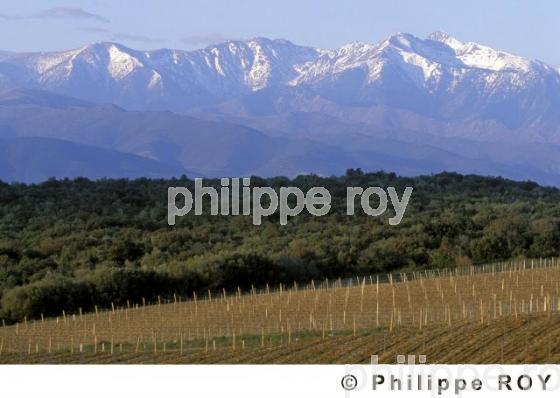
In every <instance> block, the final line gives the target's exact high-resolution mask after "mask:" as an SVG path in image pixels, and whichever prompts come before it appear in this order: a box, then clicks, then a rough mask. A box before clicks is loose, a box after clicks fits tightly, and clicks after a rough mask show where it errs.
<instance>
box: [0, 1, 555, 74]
mask: <svg viewBox="0 0 560 398" xmlns="http://www.w3.org/2000/svg"><path fill="white" fill-rule="evenodd" d="M435 30H442V31H445V32H447V33H449V34H451V35H453V36H455V37H457V38H459V39H461V40H464V41H477V42H480V43H482V44H487V45H490V46H493V47H496V48H500V49H504V50H507V51H510V52H513V53H517V54H520V55H523V56H527V57H530V58H536V59H540V60H542V61H545V62H548V63H551V64H554V65H560V51H558V47H559V46H558V40H559V39H560V1H558V0H539V1H537V0H535V1H529V0H527V1H519V0H485V1H481V0H469V1H458V0H445V1H444V0H425V1H421V0H393V1H389V0H386V1H377V0H369V1H367V0H344V1H342V0H298V1H295V0H282V1H278V0H81V1H57V0H25V1H20V0H2V2H1V3H0V50H11V51H35V50H58V49H67V48H74V47H79V46H81V45H84V44H86V43H89V42H95V41H118V42H121V43H123V44H125V45H128V46H130V47H132V48H139V49H152V48H160V47H167V48H185V49H191V48H199V47H204V46H205V45H207V44H211V43H212V42H216V41H221V40H222V39H226V38H233V39H243V38H250V37H255V36H265V37H270V38H286V39H289V40H291V41H293V42H295V43H298V44H306V45H312V46H317V47H324V48H333V47H337V46H340V45H341V44H344V43H347V42H350V41H354V40H359V41H367V42H377V41H379V40H381V39H382V38H384V37H387V36H389V35H391V34H393V33H395V32H408V33H412V34H414V35H416V36H420V37H424V36H426V35H427V34H428V33H430V32H432V31H435Z"/></svg>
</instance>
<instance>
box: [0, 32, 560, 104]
mask: <svg viewBox="0 0 560 398" xmlns="http://www.w3.org/2000/svg"><path fill="white" fill-rule="evenodd" d="M2 62H4V63H6V62H7V63H10V64H12V65H13V66H14V67H16V68H17V67H23V70H24V71H25V73H26V75H25V80H26V81H28V82H31V83H30V84H32V87H33V88H43V89H49V90H53V91H57V90H59V91H60V92H63V93H73V92H74V91H73V90H77V87H82V91H84V90H87V91H88V95H89V96H90V97H91V98H92V99H93V100H103V101H105V100H112V98H116V100H119V101H120V99H121V98H125V97H126V95H127V93H135V94H134V96H135V98H138V101H145V102H147V103H149V100H146V99H143V98H142V95H144V96H145V97H146V98H151V96H152V94H151V92H153V98H154V101H162V102H164V101H170V102H172V101H179V102H181V101H184V102H185V103H186V102H188V103H189V104H190V103H191V102H193V103H196V102H197V101H215V100H218V99H221V100H224V101H225V100H229V99H233V98H235V97H237V96H240V95H245V94H248V93H250V92H255V91H259V90H262V89H264V88H267V87H283V86H307V87H311V86H313V89H316V88H317V87H320V86H322V85H325V87H326V86H328V85H332V84H336V83H337V82H338V81H340V84H342V85H344V87H346V86H347V85H350V86H351V87H353V89H355V90H370V88H369V87H370V86H371V90H375V87H382V86H384V85H386V84H388V85H390V84H394V82H396V81H399V84H403V85H405V86H406V85H410V84H412V85H413V86H414V87H416V89H419V90H422V91H423V92H424V93H426V94H428V95H432V94H434V93H447V94H449V93H452V92H454V91H455V90H456V89H461V87H466V86H469V85H471V86H472V85H476V86H477V87H476V89H484V90H489V92H490V91H493V92H497V91H499V90H501V89H503V90H511V89H518V88H520V87H522V86H523V85H530V84H537V83H535V82H538V79H540V77H539V76H541V77H542V76H544V75H543V74H546V73H552V74H554V76H558V73H557V72H556V69H553V68H552V67H547V66H546V65H544V64H542V63H539V62H536V61H530V60H527V59H524V58H522V57H519V56H515V55H512V54H509V53H506V52H503V51H498V50H494V49H492V48H490V47H487V46H483V45H480V44H476V43H472V42H462V41H460V40H458V39H456V38H454V37H452V36H450V35H448V34H446V33H444V32H434V33H432V34H430V35H429V36H428V37H427V38H426V39H421V38H418V37H416V36H413V35H411V34H408V33H397V34H395V35H392V36H390V37H388V38H387V39H385V40H382V41H380V42H378V43H365V42H352V43H349V44H347V45H344V46H342V47H340V48H337V49H332V50H322V49H315V48H311V47H304V46H298V45H295V44H293V43H291V42H290V41H287V40H282V39H276V40H271V39H266V38H262V37H257V38H253V39H249V40H228V41H226V42H224V43H221V44H215V45H211V46H208V47H206V48H204V49H200V50H193V51H182V50H167V49H161V50H153V51H137V50H133V49H130V48H127V47H125V46H122V45H120V44H118V43H94V44H91V45H88V46H85V47H82V48H79V49H76V50H71V51H62V52H50V53H31V54H4V55H3V61H2ZM555 78H557V77H555ZM2 81H8V80H7V79H6V78H5V77H3V76H2V75H1V74H0V82H2ZM164 83H165V84H164ZM94 92H95V94H94ZM137 93H144V94H142V95H138V94H137ZM185 93H188V94H185ZM447 94H446V95H447ZM166 95H167V96H169V98H171V99H169V100H168V99H166ZM368 95H369V94H368ZM78 96H80V95H78ZM82 97H83V96H82ZM90 97H87V98H90ZM185 97H188V99H184V98H185ZM123 101H124V100H123ZM181 103H183V102H181ZM121 104H124V102H121Z"/></svg>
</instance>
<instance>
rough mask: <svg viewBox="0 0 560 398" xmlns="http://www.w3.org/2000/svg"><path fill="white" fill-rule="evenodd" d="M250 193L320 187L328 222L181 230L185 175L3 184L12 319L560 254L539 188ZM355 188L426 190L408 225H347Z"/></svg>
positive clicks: (338, 181) (556, 203) (2, 258)
mask: <svg viewBox="0 0 560 398" xmlns="http://www.w3.org/2000/svg"><path fill="white" fill-rule="evenodd" d="M204 183H205V185H215V186H216V187H219V186H220V181H219V180H205V181H204ZM252 184H253V185H254V186H271V187H274V188H279V187H282V186H296V187H299V188H300V189H302V190H303V191H304V192H305V191H307V190H308V189H309V188H311V187H313V186H322V187H325V188H327V189H329V191H330V192H331V195H332V209H331V211H330V213H329V214H328V215H326V216H323V217H312V216H310V215H309V214H307V213H306V212H303V213H302V214H301V215H300V216H298V217H294V218H290V219H289V221H288V225H286V226H281V225H279V222H278V215H277V214H273V215H272V216H270V217H267V218H265V219H264V220H263V224H262V225H260V226H254V225H253V224H252V222H251V217H248V216H210V215H202V216H194V215H191V214H189V215H187V216H185V217H181V218H179V219H178V222H177V225H175V226H173V227H170V226H168V225H167V188H168V187H170V186H187V187H193V185H194V184H193V181H192V180H190V179H188V178H187V177H182V178H178V179H170V180H163V179H161V180H149V179H138V180H99V181H90V180H87V179H84V178H79V179H75V180H49V181H47V182H44V183H41V184H34V185H25V184H16V183H13V184H6V183H1V182H0V296H1V300H0V317H1V318H3V319H5V320H6V321H8V322H10V321H17V320H20V319H22V318H23V317H28V318H32V317H40V316H41V315H44V316H49V315H55V314H60V312H61V311H62V310H66V311H68V312H71V311H77V310H78V308H81V309H82V310H83V311H87V310H89V309H91V308H92V307H93V306H94V305H98V306H107V307H108V306H110V305H111V303H114V304H115V305H123V304H125V303H126V301H127V300H129V301H130V302H132V303H135V302H136V303H138V302H141V301H142V300H146V301H153V300H155V299H156V298H157V297H158V296H161V297H171V296H172V295H173V294H177V295H182V296H191V295H192V293H193V292H198V293H200V294H205V293H206V292H207V291H208V290H211V291H221V289H222V288H225V289H227V290H230V291H232V290H234V289H237V287H240V288H241V289H249V288H251V286H255V287H262V286H264V285H265V284H266V283H269V284H271V285H277V284H279V283H283V284H291V283H293V282H294V281H297V282H300V283H303V282H308V281H310V280H312V279H314V280H320V279H324V278H329V279H334V278H339V277H341V278H344V277H350V276H355V275H367V274H374V273H385V272H395V271H410V270H417V269H423V268H442V267H455V266H469V265H472V264H481V263H486V262H494V261H500V260H505V259H509V258H513V257H548V256H557V255H559V254H560V253H559V252H560V191H559V190H558V189H556V188H549V187H540V186H538V185H537V184H535V183H532V182H513V181H509V180H505V179H501V178H490V177H480V176H474V175H469V176H463V175H460V174H455V173H442V174H438V175H433V176H421V177H415V178H406V177H399V176H397V175H395V174H393V173H385V172H376V173H364V172H362V171H361V170H348V172H347V173H346V175H344V176H338V177H320V176H316V175H305V176H299V177H296V178H294V179H289V178H285V177H276V178H269V179H263V178H258V177H252ZM348 186H359V187H364V188H365V187H369V186H381V187H389V186H393V187H396V188H397V192H402V191H403V190H404V188H405V187H406V186H412V187H414V192H413V194H412V198H411V200H410V203H409V206H408V208H407V211H406V213H405V216H404V218H403V220H402V222H401V224H400V225H398V226H390V225H389V224H388V222H387V218H388V217H391V216H393V214H389V213H391V212H390V211H388V212H387V215H386V216H384V217H370V216H367V215H365V214H363V213H362V212H361V211H358V212H357V214H356V215H355V216H347V215H346V187H348Z"/></svg>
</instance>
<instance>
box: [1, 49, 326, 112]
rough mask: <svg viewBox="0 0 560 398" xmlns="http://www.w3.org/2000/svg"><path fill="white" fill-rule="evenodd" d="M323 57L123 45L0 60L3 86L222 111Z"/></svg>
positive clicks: (144, 105) (301, 52)
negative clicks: (217, 106) (220, 107)
mask: <svg viewBox="0 0 560 398" xmlns="http://www.w3.org/2000/svg"><path fill="white" fill-rule="evenodd" d="M317 55H318V52H317V50H314V49H312V48H308V47H300V46H296V45H294V44H292V43H290V42H289V41H286V40H269V39H264V38H257V39H253V40H248V41H228V42H225V43H222V44H220V45H217V46H213V47H208V48H205V49H202V50H198V51H181V50H167V49H162V50H156V51H137V50H133V49H130V48H127V47H125V46H123V45H120V44H117V43H96V44H91V45H88V46H85V47H83V48H79V49H75V50H70V51H63V52H54V53H31V54H9V53H6V54H0V86H3V87H4V88H14V87H18V88H21V87H22V86H23V87H24V88H34V89H43V90H50V91H54V92H57V93H60V94H66V95H71V96H73V97H77V98H83V99H87V100H90V101H96V102H111V103H115V104H118V105H122V106H125V107H128V108H135V109H171V110H185V109H188V108H191V107H198V106H204V105H208V104H216V103H218V102H221V101H224V100H227V99H230V98H234V97H236V96H239V95H243V94H245V93H248V92H251V91H255V90H259V89H262V88H265V87H268V86H272V85H284V84H287V83H288V82H289V81H291V80H293V79H294V78H296V77H297V71H296V68H295V66H296V65H300V64H303V63H305V62H308V61H310V60H312V59H315V58H316V57H317Z"/></svg>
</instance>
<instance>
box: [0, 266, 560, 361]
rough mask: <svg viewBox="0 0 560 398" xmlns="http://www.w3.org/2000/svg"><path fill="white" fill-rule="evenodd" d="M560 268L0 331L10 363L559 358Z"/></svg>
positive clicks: (197, 301)
mask: <svg viewBox="0 0 560 398" xmlns="http://www.w3.org/2000/svg"><path fill="white" fill-rule="evenodd" d="M559 283H560V262H559V261H558V260H557V259H541V260H520V261H515V262H509V263H500V264H492V265H487V266H481V267H464V268H456V269H452V270H436V271H422V272H413V273H406V274H404V273H403V274H393V275H383V276H381V275H379V276H378V275H376V276H368V277H356V278H354V279H352V280H340V279H339V280H335V281H329V280H325V281H321V282H320V283H318V282H312V283H310V284H308V285H305V286H298V285H297V284H294V285H292V286H283V285H280V286H275V287H274V288H272V287H269V286H267V287H266V288H264V289H261V290H257V289H254V288H253V289H250V290H249V291H241V289H237V290H236V291H234V292H227V291H225V290H223V291H222V292H219V293H216V292H208V293H207V294H205V295H204V297H197V296H196V295H193V296H192V297H189V298H188V299H187V298H181V297H178V296H175V297H173V298H169V299H162V298H160V299H159V300H158V302H156V303H146V302H145V301H144V300H143V301H142V302H140V303H132V302H128V303H127V305H125V306H122V307H118V306H114V305H113V306H112V308H110V309H103V310H102V309H98V308H96V310H95V311H94V312H91V313H82V312H81V311H78V312H77V313H71V314H70V313H65V312H64V311H63V312H61V314H60V316H58V317H56V318H49V319H45V318H41V319H35V320H27V319H25V320H24V321H23V322H20V323H17V324H15V325H5V324H4V325H3V326H2V327H1V328H0V362H3V363H367V362H369V361H370V358H371V355H378V356H379V360H380V362H383V363H393V362H395V361H396V356H397V355H421V354H422V355H426V356H427V360H428V362H429V363H441V362H445V363H498V362H499V363H527V362H531V363H554V362H559V361H560V327H559V326H560V294H559Z"/></svg>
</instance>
